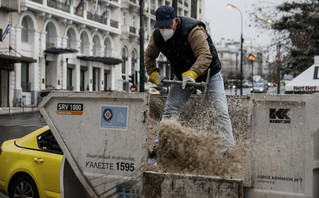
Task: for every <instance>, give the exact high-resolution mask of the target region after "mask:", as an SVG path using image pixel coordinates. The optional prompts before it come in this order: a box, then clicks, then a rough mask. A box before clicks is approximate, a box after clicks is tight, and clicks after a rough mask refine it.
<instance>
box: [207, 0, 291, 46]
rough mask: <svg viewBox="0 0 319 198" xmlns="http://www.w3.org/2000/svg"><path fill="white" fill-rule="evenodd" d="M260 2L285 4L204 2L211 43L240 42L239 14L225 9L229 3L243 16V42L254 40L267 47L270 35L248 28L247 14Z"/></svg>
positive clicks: (279, 0) (248, 0) (273, 0)
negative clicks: (220, 41) (231, 40)
mask: <svg viewBox="0 0 319 198" xmlns="http://www.w3.org/2000/svg"><path fill="white" fill-rule="evenodd" d="M260 2H264V3H266V4H268V5H274V6H275V5H279V4H281V3H283V2H285V0H263V1H261V0H237V1H236V0H206V2H205V3H206V6H205V9H206V10H205V11H206V18H207V19H208V20H209V21H210V26H211V36H212V38H213V41H214V42H217V41H219V40H220V39H221V38H226V39H236V40H240V31H241V28H240V27H241V17H240V12H239V11H238V10H237V9H229V8H227V4H228V3H230V4H233V5H235V6H236V7H238V8H239V9H240V10H241V12H242V14H243V21H244V23H243V36H244V39H245V41H248V40H250V39H254V40H255V42H256V43H258V44H261V45H263V44H265V45H267V43H269V41H270V39H271V37H270V34H271V33H270V32H266V31H265V30H261V29H256V28H253V27H249V26H250V25H252V24H251V20H250V18H249V13H250V12H251V11H253V10H254V9H257V7H258V6H256V5H254V4H257V5H258V3H260ZM252 26H253V25H252ZM262 32H263V33H262Z"/></svg>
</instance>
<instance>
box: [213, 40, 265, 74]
mask: <svg viewBox="0 0 319 198" xmlns="http://www.w3.org/2000/svg"><path fill="white" fill-rule="evenodd" d="M216 49H217V51H218V56H219V59H220V60H221V62H222V74H223V77H224V79H227V78H228V77H229V76H232V74H240V60H241V57H240V56H241V54H240V42H239V41H236V40H230V39H221V40H220V41H218V42H216ZM250 54H252V55H253V56H255V60H254V61H253V62H251V61H250V60H249V55H250ZM268 74H269V66H268V65H267V59H266V57H265V54H264V52H263V50H262V48H261V47H259V46H258V45H257V44H256V43H254V42H253V41H251V40H249V39H247V40H246V41H245V42H244V44H243V76H244V78H243V80H251V78H252V75H254V76H256V75H258V76H261V77H263V78H264V79H267V76H268Z"/></svg>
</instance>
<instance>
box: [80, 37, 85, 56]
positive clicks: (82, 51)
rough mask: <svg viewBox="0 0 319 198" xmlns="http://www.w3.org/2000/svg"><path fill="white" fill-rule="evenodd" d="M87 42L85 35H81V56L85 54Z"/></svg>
mask: <svg viewBox="0 0 319 198" xmlns="http://www.w3.org/2000/svg"><path fill="white" fill-rule="evenodd" d="M84 42H85V41H84V36H83V34H81V51H80V52H81V54H84V45H85V43H84Z"/></svg>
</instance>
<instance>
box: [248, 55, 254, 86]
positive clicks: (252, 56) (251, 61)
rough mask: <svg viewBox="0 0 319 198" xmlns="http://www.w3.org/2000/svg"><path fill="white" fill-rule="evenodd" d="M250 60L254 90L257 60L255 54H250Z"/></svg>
mask: <svg viewBox="0 0 319 198" xmlns="http://www.w3.org/2000/svg"><path fill="white" fill-rule="evenodd" d="M248 60H249V61H250V63H251V81H252V86H253V89H254V61H255V60H256V57H255V56H254V55H253V54H249V56H248Z"/></svg>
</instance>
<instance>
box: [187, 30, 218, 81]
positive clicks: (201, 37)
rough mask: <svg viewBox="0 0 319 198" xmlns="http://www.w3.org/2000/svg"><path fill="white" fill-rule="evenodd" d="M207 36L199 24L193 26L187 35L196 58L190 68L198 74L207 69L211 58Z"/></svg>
mask: <svg viewBox="0 0 319 198" xmlns="http://www.w3.org/2000/svg"><path fill="white" fill-rule="evenodd" d="M207 37H208V36H207V33H206V31H205V29H204V28H203V27H200V26H197V27H195V28H194V29H193V30H192V31H191V32H190V33H189V35H188V42H189V44H190V46H191V48H192V50H193V52H194V55H195V57H196V58H197V59H196V61H195V63H194V64H193V66H192V67H191V69H190V70H191V71H194V72H196V73H197V74H198V76H200V75H202V74H203V73H204V72H205V71H206V70H207V69H208V67H209V66H210V64H211V62H212V59H213V56H212V54H211V52H210V49H209V45H208V42H207V40H206V39H207Z"/></svg>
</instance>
